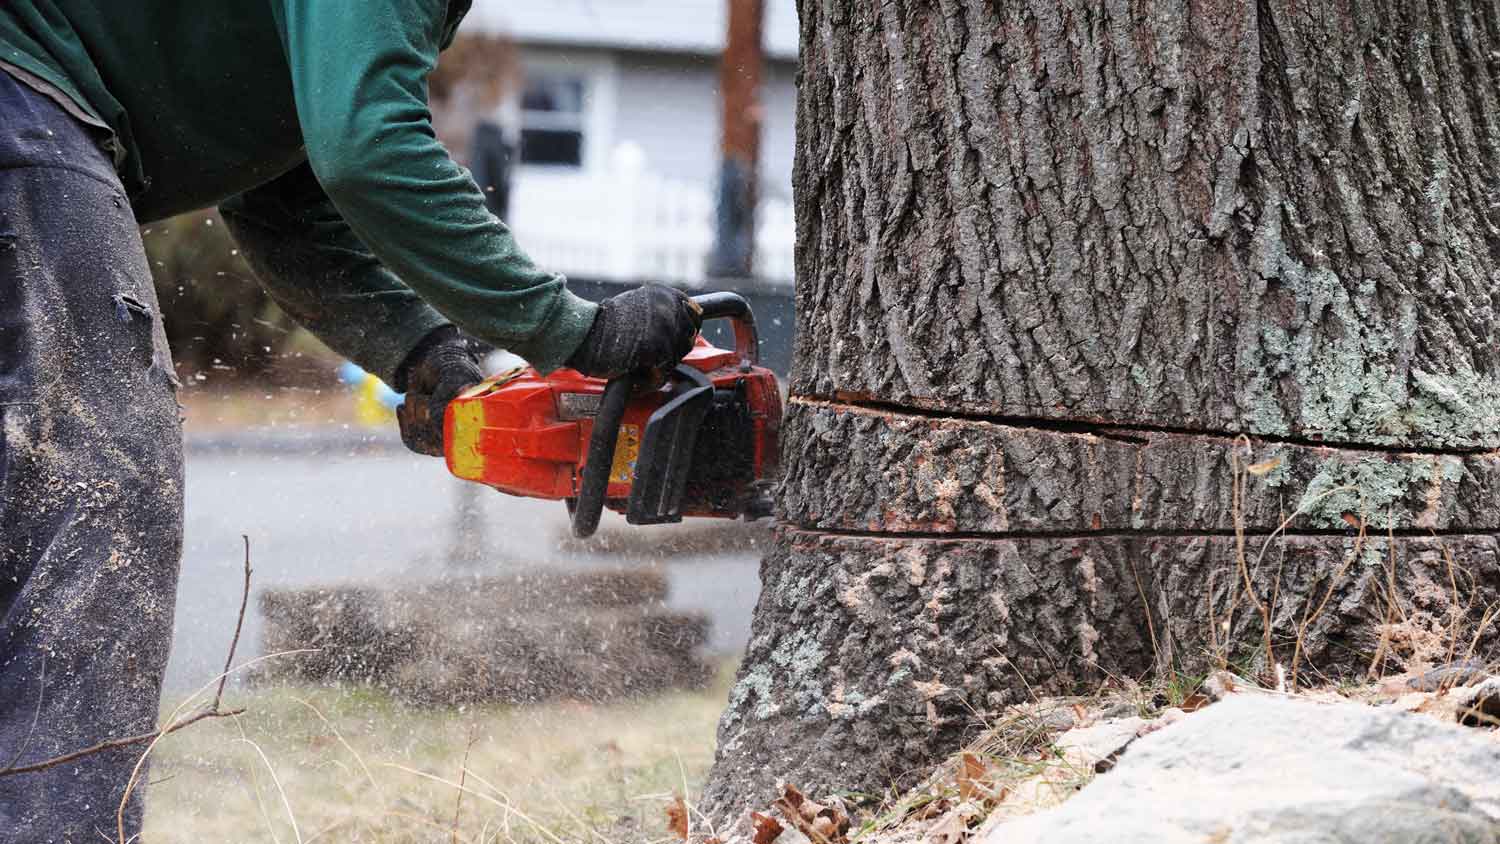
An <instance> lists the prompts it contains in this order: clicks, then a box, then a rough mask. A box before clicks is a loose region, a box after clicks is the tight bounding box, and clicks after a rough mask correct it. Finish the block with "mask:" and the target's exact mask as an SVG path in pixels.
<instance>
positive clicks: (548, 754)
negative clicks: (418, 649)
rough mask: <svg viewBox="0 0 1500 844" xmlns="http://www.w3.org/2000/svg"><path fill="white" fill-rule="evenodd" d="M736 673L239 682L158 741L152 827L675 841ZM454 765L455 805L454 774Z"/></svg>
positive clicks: (159, 835) (153, 830)
mask: <svg viewBox="0 0 1500 844" xmlns="http://www.w3.org/2000/svg"><path fill="white" fill-rule="evenodd" d="M732 678H733V666H732V665H730V664H726V665H724V666H723V668H722V670H721V672H720V674H719V676H718V679H717V680H716V682H715V683H714V684H712V685H711V686H710V687H709V688H707V689H704V690H701V691H697V692H678V693H673V694H669V695H665V696H661V697H656V698H650V699H646V700H641V701H635V702H629V703H619V704H611V705H604V706H594V705H589V704H584V703H577V702H563V703H552V704H544V705H538V706H532V707H487V708H486V707H481V708H472V709H468V710H452V709H420V708H414V707H409V706H404V705H401V704H398V703H395V702H393V701H392V700H390V699H389V698H387V697H385V696H383V695H381V694H378V693H375V692H371V691H368V690H352V689H347V688H329V687H308V688H297V687H278V688H272V689H262V690H249V691H246V692H241V693H235V692H233V690H231V692H230V693H229V694H228V695H227V696H226V699H225V704H226V705H233V706H235V707H240V706H243V707H245V708H246V710H247V711H246V713H245V714H244V715H242V716H239V717H238V718H234V719H223V720H216V721H206V722H200V723H199V724H196V725H194V726H192V727H190V728H188V729H187V730H184V731H182V732H179V733H177V734H174V735H172V736H169V737H168V738H167V739H165V740H164V741H163V742H162V743H161V744H160V745H159V746H158V748H157V749H156V751H155V752H154V753H153V756H154V758H155V759H156V764H155V766H154V767H153V768H152V769H151V778H152V786H151V789H150V793H149V800H150V802H149V809H148V816H147V822H146V831H145V836H144V838H145V840H147V841H153V842H161V844H176V843H177V842H183V844H186V842H201V841H234V842H245V843H246V844H249V842H262V841H265V842H290V841H298V842H303V844H307V843H308V842H312V841H338V842H374V844H398V843H399V844H404V842H429V841H439V840H440V841H455V842H474V844H484V843H485V842H497V843H499V844H511V843H512V842H514V843H515V844H533V842H536V844H540V843H541V842H551V844H557V842H559V841H566V842H569V844H572V842H596V841H597V842H601V844H608V842H617V841H619V842H623V841H629V842H643V841H667V840H672V839H671V837H670V835H669V831H668V828H667V815H666V808H667V807H668V805H670V804H671V803H672V801H673V799H674V795H678V794H684V793H686V794H688V795H692V794H694V793H696V791H697V790H698V788H699V787H700V786H701V783H702V779H703V777H704V775H705V774H706V773H707V771H708V766H709V764H710V763H711V762H712V761H713V748H714V727H715V724H716V722H717V720H718V716H719V712H720V711H721V710H722V708H723V705H724V700H725V697H726V695H727V693H728V687H729V683H730V681H731V680H732ZM168 713H170V708H169V709H168ZM466 758H467V763H466V762H465V759H466ZM460 779H462V781H463V786H464V792H463V798H462V804H461V805H460V801H459V794H460V790H459V789H458V788H457V787H456V786H455V785H452V784H448V783H458V782H459V781H460ZM443 780H446V781H448V782H447V783H445V782H442V781H443ZM455 817H456V818H457V825H456V827H455ZM455 828H456V830H457V831H456V833H455V831H454V830H455Z"/></svg>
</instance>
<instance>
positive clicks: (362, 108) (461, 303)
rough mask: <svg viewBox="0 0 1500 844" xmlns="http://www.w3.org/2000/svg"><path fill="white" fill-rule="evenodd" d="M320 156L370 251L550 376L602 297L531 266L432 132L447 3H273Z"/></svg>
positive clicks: (338, 203) (308, 134)
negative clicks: (430, 79) (431, 100)
mask: <svg viewBox="0 0 1500 844" xmlns="http://www.w3.org/2000/svg"><path fill="white" fill-rule="evenodd" d="M273 2H274V4H275V5H274V8H276V9H277V11H278V12H279V14H278V17H279V23H280V24H281V25H282V38H283V43H284V44H285V47H286V52H287V59H288V62H289V63H290V66H291V72H292V90H293V95H294V97H295V99H296V102H297V117H298V120H299V121H300V122H301V124H302V136H303V140H304V142H305V144H306V146H307V159H308V163H309V164H310V165H311V166H312V171H313V173H315V174H316V176H317V180H318V182H319V183H320V184H321V185H322V187H323V190H324V191H326V192H327V195H328V197H329V198H330V200H331V201H332V203H333V205H334V207H336V208H337V209H338V212H339V215H340V216H341V217H342V218H343V219H344V220H345V221H346V222H347V223H348V226H349V228H350V229H351V230H352V231H353V233H354V234H355V235H356V236H357V237H358V238H359V240H361V241H363V242H364V244H366V245H367V246H368V247H369V250H370V252H372V253H373V254H374V256H375V257H376V258H378V259H379V260H380V263H381V264H383V265H384V266H385V267H386V268H387V269H389V270H390V271H391V272H393V273H395V275H396V276H397V277H399V278H400V279H401V280H402V281H403V282H405V283H406V285H407V286H409V287H410V288H411V289H412V290H415V291H416V292H417V293H418V294H420V295H421V297H422V298H423V299H424V300H426V301H427V302H428V303H429V304H431V305H432V306H433V307H434V308H436V309H437V310H438V311H440V312H441V313H443V314H444V315H445V316H447V317H448V318H450V319H452V320H453V322H455V323H457V324H458V325H459V326H460V327H461V328H463V329H464V330H465V331H468V332H469V333H471V334H473V335H474V336H476V337H479V338H480V339H483V340H486V341H488V342H490V343H493V344H494V345H496V346H499V347H501V348H504V349H508V350H510V351H512V352H515V353H516V354H518V355H521V356H522V357H524V358H526V359H527V360H528V361H529V362H530V363H531V364H532V365H533V366H535V367H537V368H538V369H540V370H542V371H544V372H546V371H550V370H552V369H556V368H557V367H559V366H561V365H562V364H563V362H564V361H565V360H567V358H568V357H569V356H570V355H571V354H572V353H573V351H574V349H576V348H577V347H578V345H579V344H580V343H581V342H582V341H583V338H584V335H586V334H587V333H588V330H589V328H590V326H592V325H593V321H594V314H595V311H596V306H595V305H594V304H593V303H590V302H587V301H585V300H583V299H580V298H578V297H576V296H574V295H573V294H572V293H570V292H568V290H567V287H566V285H565V283H564V280H563V278H562V277H561V276H559V275H556V274H555V273H549V272H546V271H544V270H542V269H540V268H538V267H537V266H536V265H535V264H533V263H532V262H531V259H530V258H528V257H527V256H526V255H525V254H524V253H522V252H521V251H520V249H519V248H518V247H517V246H516V242H515V239H514V238H513V237H512V236H511V233H510V230H509V229H508V228H506V226H505V224H504V223H502V222H500V221H499V220H498V219H496V218H495V217H494V216H493V215H491V214H490V213H489V211H488V209H487V208H486V207H485V203H484V195H483V194H482V193H480V191H479V189H478V188H477V187H476V186H475V185H474V181H473V180H472V179H470V178H469V176H468V174H467V173H465V172H464V171H463V169H462V168H460V167H459V166H458V165H457V164H455V163H454V162H453V160H452V159H451V158H450V157H449V156H448V153H447V151H446V150H444V149H443V147H442V145H441V144H439V143H438V141H437V138H436V137H435V136H434V134H433V130H432V115H431V113H430V112H429V111H428V108H427V81H426V80H427V73H428V72H429V71H430V70H431V69H432V67H433V65H434V63H435V62H436V60H437V54H438V49H439V46H440V44H441V43H442V41H443V38H444V35H445V33H444V25H445V16H446V12H447V0H366V2H363V3H360V4H358V10H357V11H353V10H351V8H350V6H349V4H346V3H333V2H328V0H273Z"/></svg>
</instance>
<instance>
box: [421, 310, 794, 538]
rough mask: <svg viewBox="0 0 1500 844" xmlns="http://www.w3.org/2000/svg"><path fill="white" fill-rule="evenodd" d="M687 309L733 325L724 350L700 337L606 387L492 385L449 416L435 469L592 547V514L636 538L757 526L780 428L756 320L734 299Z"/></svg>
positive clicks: (562, 374) (550, 379) (534, 381)
mask: <svg viewBox="0 0 1500 844" xmlns="http://www.w3.org/2000/svg"><path fill="white" fill-rule="evenodd" d="M693 300H694V301H695V302H697V304H698V306H699V307H700V308H702V309H703V319H704V320H705V321H707V320H711V319H728V320H730V321H731V322H732V324H733V328H734V350H733V351H729V350H725V349H720V348H717V347H715V346H713V345H711V344H710V343H709V342H708V341H707V340H705V339H704V338H703V336H702V335H701V334H700V335H699V336H698V338H697V339H696V340H695V341H694V345H693V349H692V351H691V352H689V353H688V355H687V356H686V357H685V358H683V359H682V361H681V362H680V363H678V364H676V365H675V366H673V367H672V368H670V369H666V370H662V371H650V372H637V373H630V374H627V375H624V376H621V377H618V378H613V379H610V380H608V381H605V380H604V379H601V378H592V377H589V376H586V375H584V374H582V373H580V372H577V371H575V370H572V369H559V370H557V371H555V372H553V373H551V374H550V375H542V374H540V373H538V372H537V371H536V370H535V369H532V368H530V367H522V368H517V369H512V370H508V371H506V372H503V373H500V374H499V375H496V376H494V377H493V378H490V379H489V380H486V381H484V382H482V383H480V384H477V385H475V386H474V387H471V388H470V389H468V390H466V391H464V392H463V393H462V394H460V395H459V397H458V398H456V399H454V400H453V401H452V402H451V403H449V405H448V412H447V415H446V416H445V418H444V420H443V442H444V451H445V453H446V457H447V461H448V470H449V471H450V472H452V473H453V474H454V475H455V476H457V477H459V478H463V479H465V480H470V481H477V482H479V483H482V484H485V485H487V486H491V487H494V488H495V489H497V490H499V491H501V492H505V493H509V494H511V495H520V496H526V497H529V498H546V499H553V500H562V501H565V502H566V503H567V506H568V512H569V514H570V517H571V519H572V523H573V535H574V536H577V537H579V538H585V537H588V536H592V535H593V533H594V531H595V530H596V529H597V528H598V526H599V517H600V515H601V513H602V511H603V508H604V507H609V508H610V509H611V510H614V511H616V512H619V513H624V514H625V519H626V521H628V522H629V523H630V524H635V525H650V524H665V523H671V522H679V521H681V520H682V518H683V517H684V516H711V517H719V518H739V517H744V518H746V519H757V518H762V517H765V516H769V515H770V514H771V504H770V500H771V498H770V490H771V485H772V481H771V480H770V479H772V478H774V477H775V475H776V464H777V458H778V452H777V433H778V429H779V428H780V426H781V391H780V389H779V388H778V386H777V384H776V375H775V374H774V373H772V372H771V371H770V370H769V369H765V368H763V367H761V366H758V365H757V364H759V362H760V342H759V338H758V337H757V335H756V330H755V316H754V314H753V313H751V310H750V304H749V303H748V302H746V301H745V299H744V298H742V297H741V296H739V295H737V294H734V293H708V294H704V295H701V296H695V297H694V299H693Z"/></svg>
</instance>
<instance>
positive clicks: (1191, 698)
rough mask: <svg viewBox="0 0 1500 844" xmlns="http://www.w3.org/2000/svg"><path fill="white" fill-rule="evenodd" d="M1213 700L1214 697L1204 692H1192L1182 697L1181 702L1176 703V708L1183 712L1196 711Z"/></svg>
mask: <svg viewBox="0 0 1500 844" xmlns="http://www.w3.org/2000/svg"><path fill="white" fill-rule="evenodd" d="M1213 702H1214V699H1213V698H1211V697H1209V696H1208V695H1206V694H1204V693H1203V692H1193V693H1192V694H1190V695H1188V696H1187V697H1186V698H1184V699H1183V701H1182V703H1180V704H1178V705H1177V708H1178V709H1181V710H1182V711H1183V712H1197V711H1198V710H1200V709H1202V708H1203V707H1205V706H1208V705H1209V704H1210V703H1213Z"/></svg>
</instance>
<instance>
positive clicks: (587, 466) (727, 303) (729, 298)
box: [572, 293, 760, 539]
mask: <svg viewBox="0 0 1500 844" xmlns="http://www.w3.org/2000/svg"><path fill="white" fill-rule="evenodd" d="M693 301H694V302H697V303H698V307H699V308H701V309H702V310H703V320H704V322H707V321H708V320H711V319H729V320H733V321H734V351H735V353H736V354H738V355H739V356H740V360H741V361H742V362H743V363H744V365H746V366H753V365H755V364H757V363H759V362H760V338H759V335H758V334H757V332H756V330H755V314H754V313H753V312H752V311H751V310H750V303H749V302H747V301H745V297H743V296H741V295H739V294H738V293H704V294H702V295H699V296H694V297H693ZM640 377H641V378H642V379H644V377H645V376H644V375H642V376H640ZM636 381H637V374H636V373H626V374H625V375H621V376H620V377H618V378H611V379H610V380H609V383H608V384H606V385H605V387H604V398H602V399H601V400H600V401H599V413H598V414H597V415H595V416H594V430H593V433H591V434H590V435H589V453H588V458H587V460H586V462H585V463H584V464H583V477H582V478H580V480H579V483H578V498H577V499H576V500H575V501H573V502H572V511H573V513H572V515H573V535H574V536H576V537H578V538H579V539H587V538H589V537H590V536H593V535H594V531H596V530H598V529H599V518H600V517H601V516H603V515H604V499H605V498H606V497H608V494H609V473H610V470H611V469H613V468H614V463H615V443H616V442H617V441H618V440H619V438H620V423H621V422H623V421H624V420H625V407H626V405H628V404H630V395H631V393H633V392H635V386H636Z"/></svg>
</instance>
